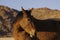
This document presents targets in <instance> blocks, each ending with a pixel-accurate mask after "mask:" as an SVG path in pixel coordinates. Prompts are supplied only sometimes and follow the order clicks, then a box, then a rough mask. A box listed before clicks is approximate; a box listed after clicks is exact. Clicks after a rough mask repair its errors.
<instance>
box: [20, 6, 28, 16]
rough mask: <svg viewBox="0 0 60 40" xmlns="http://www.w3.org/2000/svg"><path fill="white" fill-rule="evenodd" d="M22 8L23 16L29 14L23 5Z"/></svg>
mask: <svg viewBox="0 0 60 40" xmlns="http://www.w3.org/2000/svg"><path fill="white" fill-rule="evenodd" d="M21 9H22V13H23V16H27V14H26V11H25V10H24V8H23V7H21Z"/></svg>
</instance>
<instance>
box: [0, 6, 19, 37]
mask: <svg viewBox="0 0 60 40" xmlns="http://www.w3.org/2000/svg"><path fill="white" fill-rule="evenodd" d="M17 14H18V11H17V10H15V9H11V8H9V7H6V6H2V5H1V6H0V36H9V35H10V34H12V28H13V27H12V24H13V21H14V20H15V17H16V15H17Z"/></svg>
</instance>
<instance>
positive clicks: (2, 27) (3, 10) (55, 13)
mask: <svg viewBox="0 0 60 40" xmlns="http://www.w3.org/2000/svg"><path fill="white" fill-rule="evenodd" d="M18 12H19V11H18V10H15V9H11V8H9V7H6V6H2V5H0V36H11V35H12V30H13V27H12V24H13V21H14V20H15V17H16V15H17V14H18ZM31 15H32V16H33V17H35V18H36V19H39V20H45V19H60V10H52V9H49V8H37V9H36V8H33V9H32V12H31Z"/></svg>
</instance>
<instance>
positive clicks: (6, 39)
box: [0, 37, 14, 40]
mask: <svg viewBox="0 0 60 40" xmlns="http://www.w3.org/2000/svg"><path fill="white" fill-rule="evenodd" d="M0 40H14V38H13V37H9V38H6V37H4V38H0Z"/></svg>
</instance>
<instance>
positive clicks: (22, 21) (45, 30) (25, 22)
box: [13, 8, 57, 40]
mask: <svg viewBox="0 0 60 40" xmlns="http://www.w3.org/2000/svg"><path fill="white" fill-rule="evenodd" d="M27 11H28V10H27ZM21 13H22V14H23V16H22V18H20V17H19V18H17V21H16V22H15V23H14V24H13V27H14V32H13V34H14V37H15V40H57V39H55V38H57V28H56V24H57V21H54V20H49V19H47V20H37V19H35V18H34V17H32V16H31V18H29V17H28V16H29V15H27V14H29V13H27V12H26V10H24V9H23V8H22V12H21ZM30 19H32V22H31V21H30ZM19 26H21V27H22V28H23V29H22V30H23V31H20V32H19V30H20V29H19V30H18V28H20V27H19ZM35 32H36V35H35V36H34V34H35ZM26 33H27V34H30V36H29V35H27V34H26ZM33 36H34V38H33V39H31V38H30V37H33Z"/></svg>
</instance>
